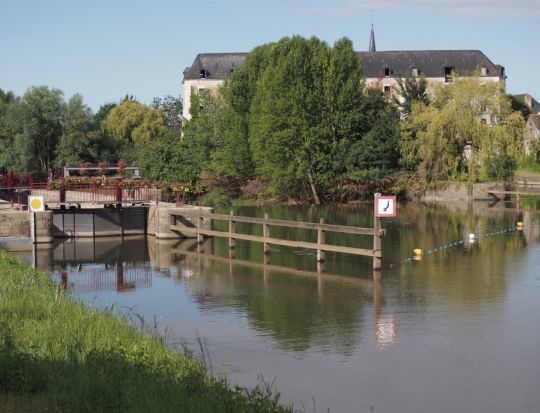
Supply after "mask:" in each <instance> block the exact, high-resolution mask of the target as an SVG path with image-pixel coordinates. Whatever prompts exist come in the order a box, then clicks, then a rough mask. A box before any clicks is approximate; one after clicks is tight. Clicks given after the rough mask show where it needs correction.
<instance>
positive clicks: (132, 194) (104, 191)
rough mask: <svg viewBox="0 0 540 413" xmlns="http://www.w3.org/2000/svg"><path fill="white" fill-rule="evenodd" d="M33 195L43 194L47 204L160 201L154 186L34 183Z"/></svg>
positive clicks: (31, 191)
mask: <svg viewBox="0 0 540 413" xmlns="http://www.w3.org/2000/svg"><path fill="white" fill-rule="evenodd" d="M30 194H31V195H38V196H39V195H41V196H43V197H44V201H45V203H46V204H55V203H58V204H82V203H89V204H115V203H117V204H121V203H150V202H152V201H156V202H158V196H159V192H158V191H157V190H155V189H152V188H147V187H139V188H122V187H121V186H120V185H118V184H117V185H103V186H102V185H96V186H93V185H86V184H83V185H65V186H63V187H61V188H59V189H50V188H49V187H48V186H47V184H34V185H33V186H32V188H31V189H30Z"/></svg>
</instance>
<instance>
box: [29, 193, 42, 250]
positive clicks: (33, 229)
mask: <svg viewBox="0 0 540 413" xmlns="http://www.w3.org/2000/svg"><path fill="white" fill-rule="evenodd" d="M28 209H29V211H30V236H31V237H32V242H33V243H34V244H36V243H37V225H36V224H37V222H36V212H42V211H45V202H44V199H43V196H29V197H28Z"/></svg>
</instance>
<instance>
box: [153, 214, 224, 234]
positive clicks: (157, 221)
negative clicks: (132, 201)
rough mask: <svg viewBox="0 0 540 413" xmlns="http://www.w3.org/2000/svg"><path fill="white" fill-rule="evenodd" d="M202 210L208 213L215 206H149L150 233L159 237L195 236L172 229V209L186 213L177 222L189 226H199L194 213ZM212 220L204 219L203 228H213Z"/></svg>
mask: <svg viewBox="0 0 540 413" xmlns="http://www.w3.org/2000/svg"><path fill="white" fill-rule="evenodd" d="M200 210H202V211H203V212H206V213H211V212H213V210H214V209H213V208H210V207H198V206H197V207H195V206H194V207H181V208H169V207H163V206H150V207H149V208H148V224H147V231H148V234H150V235H154V236H155V237H156V238H158V239H178V238H179V237H182V238H194V237H195V235H194V234H184V233H181V232H180V233H179V232H178V231H171V230H170V228H169V226H170V224H171V221H172V219H171V214H170V213H171V211H175V212H182V213H185V215H182V217H181V218H180V217H179V218H178V220H177V223H180V222H181V223H183V224H184V225H186V226H188V227H196V226H197V218H196V217H195V216H194V213H196V212H198V211H200ZM211 226H212V222H211V220H209V219H205V220H204V221H203V228H206V229H211Z"/></svg>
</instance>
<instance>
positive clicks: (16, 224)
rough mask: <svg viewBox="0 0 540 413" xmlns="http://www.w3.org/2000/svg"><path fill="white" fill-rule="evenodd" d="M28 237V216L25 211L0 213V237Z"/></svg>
mask: <svg viewBox="0 0 540 413" xmlns="http://www.w3.org/2000/svg"><path fill="white" fill-rule="evenodd" d="M5 236H23V237H29V236H30V215H29V213H28V212H25V211H0V237H5Z"/></svg>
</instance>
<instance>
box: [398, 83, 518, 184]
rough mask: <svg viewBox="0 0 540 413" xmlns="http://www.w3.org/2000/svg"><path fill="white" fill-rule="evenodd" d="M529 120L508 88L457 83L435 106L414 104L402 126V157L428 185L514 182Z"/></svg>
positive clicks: (437, 96) (440, 92)
mask: <svg viewBox="0 0 540 413" xmlns="http://www.w3.org/2000/svg"><path fill="white" fill-rule="evenodd" d="M522 142H523V117H522V115H521V113H519V112H512V110H511V104H510V101H509V99H508V98H507V96H506V95H505V94H504V91H503V89H502V85H500V84H499V83H495V82H488V83H485V82H483V81H482V80H481V79H480V78H476V77H467V78H457V79H456V80H455V81H454V82H453V83H451V84H449V85H441V86H439V87H437V88H435V90H434V96H433V99H432V102H431V104H430V105H429V106H425V105H424V104H420V103H413V105H412V111H411V114H410V117H409V119H408V120H407V122H404V123H403V124H402V134H401V154H402V157H403V162H404V164H405V165H406V166H408V167H409V168H412V169H416V171H417V172H418V176H419V177H420V178H421V179H422V181H423V182H431V181H436V180H441V179H442V180H445V179H453V180H456V179H457V180H463V179H467V180H469V181H472V182H475V181H478V180H481V179H494V178H497V179H501V178H507V177H509V176H510V175H511V174H512V172H513V170H514V169H515V165H516V163H517V161H518V159H519V156H520V154H521V151H522V146H523V143H522Z"/></svg>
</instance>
